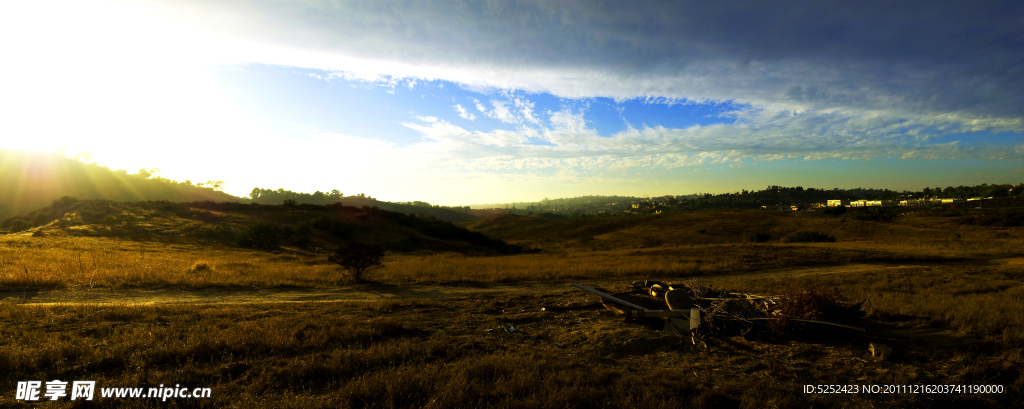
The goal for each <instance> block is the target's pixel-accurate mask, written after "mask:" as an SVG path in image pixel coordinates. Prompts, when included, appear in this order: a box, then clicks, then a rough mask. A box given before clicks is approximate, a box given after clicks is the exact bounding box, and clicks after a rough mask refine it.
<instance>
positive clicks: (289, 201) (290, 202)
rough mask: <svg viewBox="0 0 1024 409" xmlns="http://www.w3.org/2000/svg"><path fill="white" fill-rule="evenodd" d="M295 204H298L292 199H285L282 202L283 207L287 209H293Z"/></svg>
mask: <svg viewBox="0 0 1024 409" xmlns="http://www.w3.org/2000/svg"><path fill="white" fill-rule="evenodd" d="M297 204H299V202H296V201H294V200H292V199H285V200H284V205H285V206H288V207H295V205H297Z"/></svg>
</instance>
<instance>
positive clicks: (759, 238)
mask: <svg viewBox="0 0 1024 409" xmlns="http://www.w3.org/2000/svg"><path fill="white" fill-rule="evenodd" d="M771 239H772V235H771V234H768V233H754V234H751V235H750V241H752V242H754V243H764V242H767V241H768V240H771Z"/></svg>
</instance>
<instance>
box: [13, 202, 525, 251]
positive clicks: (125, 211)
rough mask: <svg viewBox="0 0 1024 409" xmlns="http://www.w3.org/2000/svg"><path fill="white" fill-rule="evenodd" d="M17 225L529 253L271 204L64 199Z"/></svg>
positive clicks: (377, 215)
mask: <svg viewBox="0 0 1024 409" xmlns="http://www.w3.org/2000/svg"><path fill="white" fill-rule="evenodd" d="M18 220H24V221H25V222H27V223H28V224H29V226H28V229H27V231H26V230H22V231H24V232H22V231H18V230H21V229H14V228H13V226H11V224H12V222H11V221H6V222H4V223H0V228H6V229H8V230H10V231H12V232H14V233H20V234H32V235H35V236H54V235H56V236H63V235H69V236H90V237H112V238H124V239H133V240H146V241H158V242H167V243H206V244H211V245H228V246H242V247H244V246H245V244H244V243H243V242H242V241H241V240H240V237H241V236H242V235H244V234H245V232H247V231H253V230H252V229H253V226H264V227H265V229H264V230H262V232H261V233H258V234H268V233H267V231H270V232H272V233H269V234H273V235H275V236H277V240H279V242H280V245H281V246H284V247H289V248H292V249H295V250H304V251H310V250H314V251H320V250H316V249H317V248H318V247H319V248H320V249H334V248H336V247H337V246H338V245H339V244H341V243H344V242H348V241H358V242H364V243H372V244H376V245H379V246H382V247H384V248H386V249H387V250H390V251H399V252H402V251H418V250H437V251H458V252H462V253H466V254H475V255H494V254H517V253H522V252H527V251H529V249H525V248H523V247H520V246H515V245H510V244H507V243H505V242H504V241H502V240H495V239H492V238H490V237H488V236H487V235H485V234H483V233H478V232H472V231H469V230H466V229H464V228H461V227H458V226H455V225H453V224H451V223H449V222H446V221H442V220H438V219H436V218H434V217H429V216H428V217H419V216H413V215H408V214H403V213H396V212H390V211H387V210H382V209H379V208H375V207H355V206H342V205H340V204H334V205H322V206H321V205H310V204H300V205H273V206H271V205H260V204H255V203H254V204H243V203H230V202H223V203H214V202H191V203H172V202H166V201H156V202H115V201H110V200H77V199H73V198H62V199H59V200H56V201H54V202H53V203H52V204H50V206H46V207H43V208H40V209H37V210H35V211H32V212H29V213H27V214H23V215H20V216H18ZM267 226H269V227H267ZM266 229H269V230H266ZM251 234H257V233H251Z"/></svg>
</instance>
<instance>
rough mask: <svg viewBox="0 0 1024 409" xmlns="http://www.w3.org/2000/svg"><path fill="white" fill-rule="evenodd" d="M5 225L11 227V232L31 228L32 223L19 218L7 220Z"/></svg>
mask: <svg viewBox="0 0 1024 409" xmlns="http://www.w3.org/2000/svg"><path fill="white" fill-rule="evenodd" d="M7 226H8V227H10V228H11V233H17V232H22V231H25V230H28V229H31V228H32V223H29V222H27V221H24V220H21V219H14V220H11V221H9V222H7Z"/></svg>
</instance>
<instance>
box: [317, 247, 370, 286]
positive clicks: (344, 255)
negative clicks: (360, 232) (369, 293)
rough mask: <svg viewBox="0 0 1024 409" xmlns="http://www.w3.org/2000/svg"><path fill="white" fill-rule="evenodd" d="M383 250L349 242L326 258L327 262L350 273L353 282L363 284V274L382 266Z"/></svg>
mask: <svg viewBox="0 0 1024 409" xmlns="http://www.w3.org/2000/svg"><path fill="white" fill-rule="evenodd" d="M383 259H384V249H383V248H382V247H380V246H375V245H373V244H366V243H360V242H351V243H348V244H343V245H341V247H338V249H337V250H335V251H334V255H331V256H328V257H327V261H330V262H331V263H334V264H337V265H339V266H341V268H344V269H346V270H348V271H349V272H350V273H352V278H353V280H354V281H355V282H357V283H361V282H363V273H365V272H366V271H367V270H370V269H372V268H375V267H379V266H381V265H383V264H382V263H381V260H383Z"/></svg>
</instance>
